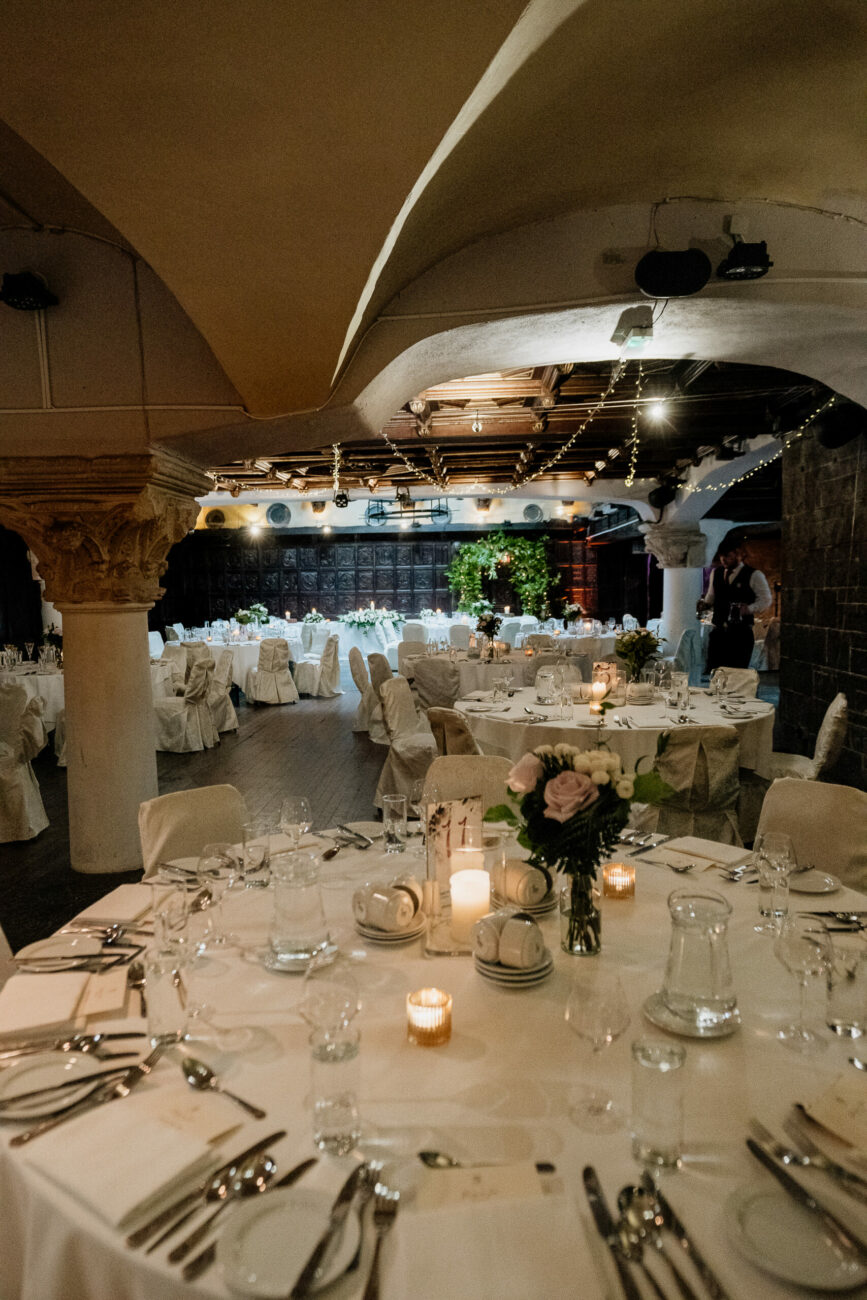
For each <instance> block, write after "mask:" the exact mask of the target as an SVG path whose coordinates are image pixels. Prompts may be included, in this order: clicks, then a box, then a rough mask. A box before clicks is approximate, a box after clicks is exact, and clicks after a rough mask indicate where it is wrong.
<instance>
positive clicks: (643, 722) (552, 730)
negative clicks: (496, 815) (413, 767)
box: [455, 687, 774, 777]
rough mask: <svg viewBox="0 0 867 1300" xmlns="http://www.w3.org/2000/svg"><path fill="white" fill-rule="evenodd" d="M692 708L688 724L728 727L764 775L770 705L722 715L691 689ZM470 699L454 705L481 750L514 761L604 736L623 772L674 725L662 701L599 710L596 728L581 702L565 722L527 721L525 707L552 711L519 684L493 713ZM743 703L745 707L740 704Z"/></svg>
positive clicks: (748, 761) (588, 744)
mask: <svg viewBox="0 0 867 1300" xmlns="http://www.w3.org/2000/svg"><path fill="white" fill-rule="evenodd" d="M691 698H692V701H693V703H694V706H695V707H694V708H693V709H691V711H690V715H689V716H690V718H691V719H692V720H693V723H698V725H699V726H704V727H711V726H717V727H719V726H732V727H734V728H735V730H736V731H737V733H738V737H739V739H740V745H741V750H740V766H741V767H747V768H750V769H751V770H752V771H754V772H756V773H757V774H758V775H759V776H763V777H769V776H770V763H771V752H772V749H773V740H774V709H773V705H770V704H766V703H765V702H764V701H762V700H750V701H749V709H750V711H751V714H752V715H753V716H750V717H744V718H732V717H728V716H727V715H726V714H724V713H723V712H722V711H721V710H720V707H719V705H718V704H717V703H716V702H715V701H714V700H712V699H711V697H710V696H708V695H705V694H704V693H703V692H702V693H700V694H693V695H692V697H691ZM472 703H473V702H472V701H465V700H459V701H458V702H457V704H456V705H455V707H456V708H457V709H460V710H461V711H462V712H464V714H465V716H466V720H467V723H468V725H469V728H470V731H471V732H472V733H473V735H474V736H475V738H476V740H477V741H478V742H479V744H480V745H481V747H482V751H483V752H484V753H486V754H504V755H505V756H506V758H511V759H513V760H514V761H515V762H517V760H518V759H519V758H520V757H521V755H522V754H526V753H527V751H528V750H530V749H535V748H536V747H537V746H538V745H556V744H557V742H558V741H563V742H565V743H566V744H570V745H580V746H583V747H585V748H587V749H589V748H592V747H593V745H594V744H595V743H596V742H597V741H604V742H605V744H606V745H607V746H608V748H609V749H612V750H613V751H614V752H615V753H617V754H619V755H620V757H621V758H622V759H623V764H624V767H625V768H626V770H627V771H630V770H632V769H634V767H635V764H636V763H637V761H638V759H639V758H652V757H653V755H654V754H655V753H656V742H657V739H658V737H659V735H660V733H661V732H663V731H675V730H679V729H680V727H681V726H691V725H692V723H684V724H679V723H676V722H672V721H671V719H668V718H666V716H665V710H664V707H663V705H662V704H646V705H641V706H638V705H630V706H628V707H626V706H624V707H621V708H614V709H611V710H610V712H608V713H607V714H606V715H605V719H604V722H603V725H602V727H601V728H600V727H598V726H597V725H596V724H595V723H594V722H593V721H591V717H590V708H589V705H587V704H575V705H574V706H573V721H571V722H560V721H554V720H552V721H551V722H537V723H531V722H529V720H528V719H527V717H526V714H525V713H524V710H525V708H530V709H532V710H533V712H534V713H544V714H551V715H553V714H555V713H556V709H554V708H546V707H539V706H537V704H536V693H535V691H534V690H533V689H532V688H531V687H525V688H524V689H523V690H521V691H518V692H516V694H515V695H514V696H513V697H512V699H511V700H510V701H509V707H508V710H507V711H497V712H496V713H494V712H491V713H487V712H484V713H476V712H474V711H473V710H472V708H470V709H469V710H468V709H467V705H468V704H469V705H472ZM745 707H746V706H745ZM615 715H616V716H617V717H618V718H621V719H625V720H626V721H628V722H630V723H632V724H633V725H632V726H631V727H629V728H628V729H627V728H626V727H624V726H621V725H619V724H618V723H616V722H614V717H615Z"/></svg>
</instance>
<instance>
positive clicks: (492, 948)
mask: <svg viewBox="0 0 867 1300" xmlns="http://www.w3.org/2000/svg"><path fill="white" fill-rule="evenodd" d="M512 915H513V914H512V913H511V912H489V913H488V915H487V916H483V917H481V918H480V919H479V920H478V921H476V923H475V925H474V926H473V928H472V931H471V932H470V939H471V941H472V945H473V953H474V955H475V956H476V957H480V958H481V960H482V961H499V960H500V931H501V930H502V928H503V926H504V925H505V924H506V922H507V921H508V920H509V918H510V917H511V916H512Z"/></svg>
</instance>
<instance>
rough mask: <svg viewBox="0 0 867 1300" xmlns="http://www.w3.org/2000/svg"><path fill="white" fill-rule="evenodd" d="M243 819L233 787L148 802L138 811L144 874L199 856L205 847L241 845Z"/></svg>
mask: <svg viewBox="0 0 867 1300" xmlns="http://www.w3.org/2000/svg"><path fill="white" fill-rule="evenodd" d="M246 820H247V809H246V805H245V803H244V800H243V798H242V797H241V795H240V793H239V792H238V791H237V790H236V789H235V787H234V786H233V785H205V786H197V787H196V788H195V789H193V790H178V791H176V792H175V793H173V794H163V795H160V796H159V797H158V798H157V799H148V800H147V801H146V802H145V803H143V804H140V805H139V810H138V833H139V839H140V840H141V851H142V861H143V863H144V869H145V875H146V876H149V875H152V874H153V873H154V872H155V871H156V869H157V866H158V865H159V863H160V862H171V861H173V860H174V859H175V858H195V857H198V855H199V854H200V853H201V851H202V849H203V847H204V846H205V844H211V843H217V842H221V843H226V844H238V843H240V842H241V841H242V840H243V838H244V823H245V821H246Z"/></svg>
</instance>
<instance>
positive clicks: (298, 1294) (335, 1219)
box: [289, 1164, 367, 1300]
mask: <svg viewBox="0 0 867 1300" xmlns="http://www.w3.org/2000/svg"><path fill="white" fill-rule="evenodd" d="M366 1177H367V1165H366V1164H365V1165H358V1166H357V1167H356V1168H355V1169H353V1171H352V1173H351V1174H350V1175H349V1177H348V1178H347V1180H346V1182H345V1183H344V1184H343V1186H342V1187H341V1189H340V1191H339V1192H338V1193H337V1196H336V1197H335V1199H334V1204H333V1205H332V1207H331V1214H330V1215H329V1218H328V1227H327V1228H326V1229H325V1231H324V1232H323V1234H322V1236H321V1237H320V1238H319V1240H318V1241H317V1243H316V1245H315V1246H314V1247H313V1251H312V1253H311V1255H310V1258H309V1259H308V1261H307V1263H306V1264H305V1265H304V1267H303V1268H302V1270H301V1272H300V1274H299V1275H298V1280H297V1282H296V1283H295V1285H294V1286H293V1288H292V1290H291V1291H290V1292H289V1300H302V1297H304V1296H309V1295H310V1294H311V1288H312V1287H313V1285H314V1283H315V1281H316V1277H317V1274H318V1273H319V1269H320V1266H321V1264H322V1261H323V1259H324V1258H325V1252H326V1251H327V1250H328V1247H329V1246H330V1245H331V1242H332V1241H333V1240H334V1238H335V1237H336V1236H337V1234H338V1232H340V1230H341V1229H342V1227H343V1225H344V1223H345V1222H346V1216H347V1215H348V1213H349V1207H350V1206H351V1205H352V1202H353V1200H354V1199H355V1194H356V1192H357V1191H358V1190H359V1189H360V1187H361V1182H362V1179H364V1178H366Z"/></svg>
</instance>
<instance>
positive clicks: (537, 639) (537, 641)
mask: <svg viewBox="0 0 867 1300" xmlns="http://www.w3.org/2000/svg"><path fill="white" fill-rule="evenodd" d="M524 645H528V646H530V647H531V648H532V649H533V650H553V649H554V648H555V647H556V642H555V640H554V638H553V637H552V636H551V635H550V633H548V632H529V633H528V634H527V635H526V636H525V637H524Z"/></svg>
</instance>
